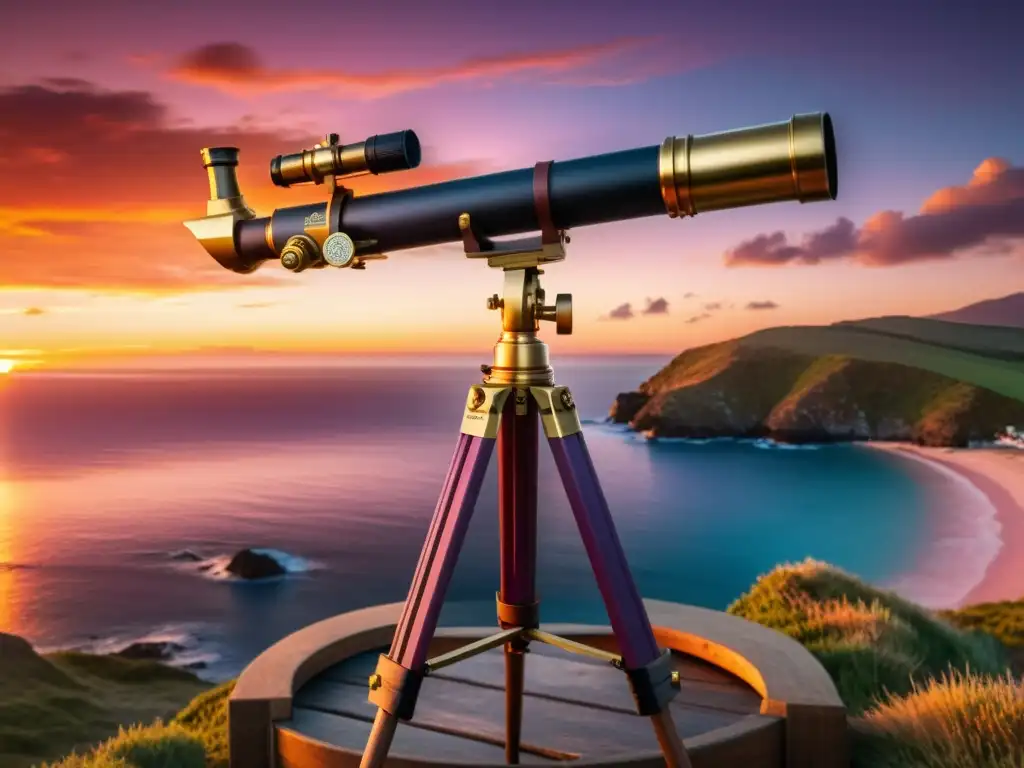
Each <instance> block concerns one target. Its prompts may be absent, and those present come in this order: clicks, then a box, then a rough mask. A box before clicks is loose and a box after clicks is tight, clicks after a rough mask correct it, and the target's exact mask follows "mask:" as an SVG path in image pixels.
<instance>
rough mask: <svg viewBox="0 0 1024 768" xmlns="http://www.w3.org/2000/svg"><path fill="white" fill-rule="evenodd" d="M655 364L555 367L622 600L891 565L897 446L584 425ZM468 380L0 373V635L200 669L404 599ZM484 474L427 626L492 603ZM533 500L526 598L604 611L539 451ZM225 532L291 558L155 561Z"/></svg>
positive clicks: (699, 593) (916, 507) (904, 531)
mask: <svg viewBox="0 0 1024 768" xmlns="http://www.w3.org/2000/svg"><path fill="white" fill-rule="evenodd" d="M664 362H665V360H664V359H636V358H629V359H596V360H595V359H589V360H588V359H575V360H572V359H570V360H563V361H561V364H560V367H559V377H558V378H559V382H560V383H564V384H568V385H569V386H571V387H572V388H573V391H574V394H575V396H576V400H577V402H578V403H579V406H580V410H581V415H582V416H583V417H584V418H585V419H587V423H586V426H585V435H586V438H587V440H588V443H589V446H590V449H591V453H592V454H593V458H594V463H595V465H596V466H597V469H598V471H599V472H600V474H601V477H602V480H603V485H604V488H605V492H606V495H607V497H608V499H609V502H610V504H611V506H612V510H613V512H614V514H615V516H616V522H617V525H618V530H619V534H620V537H621V539H622V542H623V544H624V547H625V549H626V552H627V554H628V556H629V558H630V561H631V564H632V567H633V572H634V575H635V578H636V579H637V581H638V583H639V586H640V589H641V592H642V593H643V594H644V595H645V596H647V597H654V598H660V599H665V600H675V601H682V602H688V603H695V604H698V605H703V606H710V607H714V608H724V607H725V606H726V605H727V604H728V603H729V602H730V601H731V600H733V599H734V598H736V597H737V596H738V595H739V594H740V593H742V592H743V591H744V590H745V589H746V588H748V587H749V585H750V584H751V583H752V582H753V581H754V579H755V578H756V577H757V576H758V575H759V574H761V573H764V572H765V571H767V570H769V569H770V568H771V567H772V566H774V565H775V564H776V563H779V562H783V561H794V560H800V559H803V558H805V557H808V556H810V557H815V558H819V559H822V560H826V561H829V562H832V563H835V564H837V565H839V566H842V567H844V568H846V569H848V570H850V571H853V572H855V573H857V574H860V575H861V576H863V577H864V578H866V579H869V580H871V581H873V582H878V583H889V582H893V581H894V580H897V579H899V578H900V577H901V576H904V575H905V574H906V572H907V571H908V569H910V568H912V565H913V562H914V561H915V559H916V558H917V557H918V556H919V554H920V552H921V551H922V547H925V546H926V545H927V541H926V539H927V536H926V535H924V534H923V533H922V531H923V529H924V528H926V526H925V525H924V524H923V520H924V514H923V513H924V509H925V507H926V505H927V503H928V498H929V490H928V488H927V483H922V482H921V476H920V473H918V474H917V475H914V474H913V473H912V471H911V470H908V467H906V466H904V464H903V463H900V462H895V461H893V460H891V459H890V458H889V457H887V456H882V455H875V454H874V453H873V452H869V451H865V450H861V449H856V448H850V447H827V448H821V449H819V450H762V449H759V448H757V447H756V446H754V445H751V444H743V443H729V442H724V443H723V442H717V443H709V444H706V445H691V444H681V443H647V442H645V441H644V440H642V439H638V438H637V437H636V436H634V435H631V434H628V433H625V432H624V431H622V430H621V429H617V428H614V427H610V426H608V425H605V424H602V423H601V422H602V420H603V419H604V418H605V416H606V415H607V412H608V407H609V405H610V403H611V402H612V400H613V399H614V397H615V395H616V394H617V393H618V392H620V391H625V390H630V389H634V388H635V387H636V385H637V384H638V383H640V382H641V381H642V380H644V379H645V378H647V377H648V376H650V375H651V374H652V373H654V372H655V371H656V370H657V369H658V368H659V367H660V366H661V365H662V364H664ZM478 380H479V374H478V373H477V372H476V370H475V366H474V365H472V364H469V363H467V364H465V365H455V364H452V365H449V366H447V367H436V366H435V367H431V366H428V365H426V364H415V363H413V362H410V361H394V362H391V363H388V364H374V365H354V366H347V367H334V368H329V369H328V368H325V369H318V370H308V369H294V368H278V369H262V370H261V369H248V370H245V369H240V370H233V371H212V370H209V371H198V372H197V371H193V372H160V373H107V374H75V375H71V374H62V375H58V374H22V375H15V376H11V377H8V378H7V379H6V380H4V381H3V382H2V383H0V451H2V453H0V458H2V465H0V466H2V468H0V630H3V631H6V632H13V633H17V634H20V635H23V636H25V637H26V638H28V639H30V640H31V641H32V642H33V643H35V644H36V645H37V646H40V647H44V648H52V647H67V646H80V647H87V648H94V649H95V648H102V647H110V646H111V644H112V643H115V642H126V641H128V640H133V639H139V638H142V637H145V636H163V637H172V638H178V639H179V640H181V641H182V642H183V643H184V644H185V645H186V646H188V648H189V653H187V654H184V655H183V658H184V657H185V656H189V654H191V655H190V656H189V658H190V659H191V660H195V659H204V660H206V661H207V662H208V664H209V667H208V670H207V674H208V675H209V676H211V677H214V678H218V677H224V676H227V675H231V674H234V673H237V671H238V670H239V669H240V668H241V667H242V666H244V664H245V663H246V662H247V661H249V660H250V659H251V658H252V657H253V656H254V655H255V654H257V653H259V652H260V651H261V650H262V649H264V648H266V647H267V646H268V645H270V644H271V643H273V642H274V641H276V640H278V639H280V638H281V637H283V636H285V635H286V634H288V633H290V632H292V631H294V630H296V629H298V628H300V627H302V626H304V625H306V624H308V623H310V622H313V621H316V620H318V619H322V618H325V617H327V616H331V615H333V614H336V613H339V612H342V611H346V610H350V609H354V608H358V607H361V606H366V605H370V604H373V603H380V602H390V601H397V600H401V599H403V598H404V597H405V593H406V588H407V586H408V582H409V579H410V577H411V576H412V572H413V567H414V565H415V561H416V557H417V555H418V552H419V547H420V544H421V542H422V539H423V536H424V535H425V533H426V530H427V525H428V521H429V519H430V515H431V513H432V511H433V507H434V503H435V500H436V496H437V493H438V492H439V490H440V488H441V482H442V479H443V478H444V475H445V472H446V470H447V467H448V462H449V459H450V456H451V452H452V449H453V448H454V447H455V443H456V439H457V434H458V428H459V424H460V420H461V412H462V407H463V403H464V401H465V396H466V392H467V390H468V387H469V386H470V385H472V384H474V383H477V381H478ZM542 448H543V446H542ZM908 472H909V473H908ZM495 487H496V472H495V471H494V468H493V466H492V469H491V472H490V475H489V477H488V480H487V482H486V484H485V486H484V493H483V496H482V498H481V501H480V503H479V504H478V505H477V509H476V513H475V515H474V519H473V525H472V528H471V531H470V535H469V540H468V542H467V545H466V547H465V550H464V552H463V555H462V557H461V559H460V562H459V566H458V569H457V572H456V575H455V578H454V583H453V585H452V588H451V590H450V593H449V601H450V605H449V606H448V609H447V614H446V621H447V622H452V621H457V622H464V621H465V622H473V623H486V624H491V623H493V621H494V607H493V606H494V602H493V600H494V590H495V589H496V586H497V556H498V552H497V526H496V518H497V504H496V501H495V495H494V494H495ZM540 494H541V500H542V501H541V521H540V528H541V545H540V554H539V566H538V580H539V585H540V589H541V592H542V616H543V617H544V619H545V620H547V621H552V620H557V621H596V622H604V621H605V618H604V613H603V609H602V607H601V603H600V599H599V596H598V593H597V590H596V587H594V586H593V582H592V580H591V578H590V575H589V566H588V563H587V561H586V558H585V555H584V553H583V549H582V546H581V544H580V542H579V540H578V538H577V535H576V531H575V528H574V524H573V520H572V516H571V514H570V511H569V508H568V504H567V502H566V500H565V497H564V492H563V491H562V489H561V487H560V485H559V483H558V477H557V474H556V472H555V471H554V466H553V462H552V461H551V459H550V456H549V455H547V453H546V449H545V452H544V455H543V462H542V467H541V477H540ZM242 547H263V548H270V549H274V550H279V551H280V552H282V553H286V555H287V558H286V562H287V563H288V564H289V567H291V568H292V569H293V570H294V571H295V572H294V573H292V574H290V575H289V576H287V577H285V578H282V579H279V580H276V581H273V582H270V583H260V584H254V583H238V582H234V581H230V580H224V579H217V578H214V577H211V576H209V575H206V574H203V573H201V572H200V571H199V570H198V568H197V566H196V564H194V563H182V562H178V561H176V560H174V559H172V557H171V554H172V553H174V552H176V551H179V550H182V549H189V550H192V551H194V552H196V553H197V554H199V555H200V556H202V557H203V558H217V557H224V556H227V555H230V554H231V553H232V552H234V551H236V550H238V549H240V548H242ZM282 557H284V555H282Z"/></svg>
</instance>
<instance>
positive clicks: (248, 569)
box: [225, 549, 285, 579]
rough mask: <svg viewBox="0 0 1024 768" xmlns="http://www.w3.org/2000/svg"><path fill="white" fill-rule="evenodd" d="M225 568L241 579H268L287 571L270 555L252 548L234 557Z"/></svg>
mask: <svg viewBox="0 0 1024 768" xmlns="http://www.w3.org/2000/svg"><path fill="white" fill-rule="evenodd" d="M225 570H227V572H228V573H231V574H234V575H235V576H237V577H238V578H240V579H266V578H270V577H271V576H281V575H283V574H284V573H285V570H284V568H283V567H281V564H280V563H279V562H277V560H275V559H274V558H272V557H271V556H270V555H264V554H263V553H261V552H254V551H253V550H251V549H243V550H242V551H241V552H239V553H238V554H236V555H235V556H234V557H232V558H231V562H230V563H228V567H227V568H226V569H225Z"/></svg>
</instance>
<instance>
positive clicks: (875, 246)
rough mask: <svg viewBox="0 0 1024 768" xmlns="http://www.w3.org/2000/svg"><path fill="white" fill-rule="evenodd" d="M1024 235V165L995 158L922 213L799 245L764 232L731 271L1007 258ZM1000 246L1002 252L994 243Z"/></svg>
mask: <svg viewBox="0 0 1024 768" xmlns="http://www.w3.org/2000/svg"><path fill="white" fill-rule="evenodd" d="M1021 237H1024V167H1014V166H1012V165H1010V163H1009V162H1007V161H1006V160H1002V159H1000V158H995V157H990V158H988V159H987V160H985V161H983V162H982V163H981V164H980V165H979V166H978V167H977V168H976V169H975V171H974V174H973V176H972V177H971V179H970V181H969V182H968V183H967V184H965V185H963V186H956V187H946V188H944V189H940V190H938V191H937V192H935V193H934V194H933V195H932V196H931V197H929V198H928V199H927V200H926V201H925V202H924V204H923V205H922V206H921V210H920V211H919V212H918V213H917V214H914V215H910V216H907V215H905V214H903V213H902V212H900V211H880V212H879V213H876V214H874V215H873V216H871V217H870V218H869V219H868V220H867V221H865V222H864V224H863V225H862V226H860V227H857V226H856V225H855V224H854V223H853V222H852V221H851V220H850V219H848V218H845V217H844V218H839V219H837V220H836V221H835V223H834V224H832V225H830V226H828V227H826V228H824V229H822V230H819V231H818V232H812V233H810V234H808V235H807V236H805V237H804V239H803V241H802V242H800V243H799V244H796V243H791V242H790V241H789V239H788V238H787V237H786V235H785V234H784V233H783V232H772V233H766V234H760V235H758V236H757V237H754V238H752V239H750V240H747V241H745V242H742V243H740V244H739V245H737V246H736V247H735V248H733V249H731V250H729V251H727V252H726V254H725V263H726V264H727V265H728V266H731V267H742V266H779V265H783V264H821V263H823V262H828V261H835V260H839V259H848V260H851V261H854V262H856V263H859V264H864V265H867V266H874V267H888V266H897V265H900V264H907V263H911V262H918V261H927V260H933V259H949V258H952V257H954V256H956V255H957V254H960V253H962V252H965V251H969V250H971V249H979V247H981V246H989V247H988V249H987V251H986V253H987V254H991V253H993V252H994V253H1006V252H1010V251H1011V250H1012V249H1011V248H1009V247H1008V245H1007V242H1006V241H1007V240H1011V239H1016V238H1021ZM993 245H994V246H995V247H994V248H993V247H991V246H993Z"/></svg>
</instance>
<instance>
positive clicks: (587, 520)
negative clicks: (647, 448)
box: [548, 432, 659, 669]
mask: <svg viewBox="0 0 1024 768" xmlns="http://www.w3.org/2000/svg"><path fill="white" fill-rule="evenodd" d="M548 442H549V443H550V445H551V451H552V453H553V454H554V456H555V464H556V465H557V466H558V473H559V474H560V475H561V476H562V484H563V485H564V486H565V492H566V493H567V494H568V495H569V504H570V506H571V507H572V514H573V516H574V517H575V518H576V526H577V527H578V528H579V530H580V538H581V539H583V547H584V549H586V551H587V557H588V558H589V559H590V564H591V567H592V568H593V570H594V578H595V579H596V580H597V587H598V589H599V590H600V591H601V597H602V598H603V599H604V604H605V608H606V609H607V611H608V619H609V620H610V621H611V624H612V630H613V631H614V632H615V637H616V639H617V640H618V641H619V651H620V653H621V654H622V660H623V662H624V663H625V665H626V668H627V669H638V668H640V667H643V666H644V665H646V664H649V663H650V662H651V661H653V660H654V659H655V658H657V656H658V655H659V651H658V644H657V643H656V642H655V640H654V633H653V632H652V631H651V623H650V621H649V620H648V618H647V611H646V610H644V604H643V601H642V600H641V599H640V593H639V592H638V591H637V588H636V584H635V583H634V582H633V576H632V574H631V573H630V572H629V564H628V563H627V562H626V553H625V552H624V551H623V550H622V544H620V543H619V537H618V535H617V534H616V532H615V522H614V521H613V520H612V513H611V511H610V510H609V509H608V502H607V501H605V498H604V492H603V491H602V490H601V484H600V482H599V481H598V478H597V472H596V471H595V470H594V463H593V462H592V461H591V459H590V453H589V452H588V451H587V445H586V443H584V442H583V434H582V433H580V432H577V433H576V434H575V435H569V436H568V437H561V438H558V437H553V438H550V439H549V440H548Z"/></svg>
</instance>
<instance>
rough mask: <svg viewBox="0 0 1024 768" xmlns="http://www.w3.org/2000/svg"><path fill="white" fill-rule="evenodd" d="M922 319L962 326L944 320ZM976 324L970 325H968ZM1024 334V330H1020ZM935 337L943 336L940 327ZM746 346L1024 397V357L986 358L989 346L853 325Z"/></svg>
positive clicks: (799, 330)
mask: <svg viewBox="0 0 1024 768" xmlns="http://www.w3.org/2000/svg"><path fill="white" fill-rule="evenodd" d="M920 322H921V323H935V324H938V325H956V324H955V323H942V322H940V321H938V320H921V321H920ZM968 327H970V326H968ZM1010 330H1012V331H1015V332H1016V333H1019V334H1020V335H1021V336H1022V337H1024V331H1016V330H1015V329H1010ZM932 335H933V336H938V335H940V334H939V333H938V330H936V332H935V333H934V334H932ZM739 344H740V346H741V347H744V348H751V349H765V348H771V349H778V350H784V351H787V352H790V353H794V354H800V355H807V356H810V357H824V356H829V355H841V356H845V357H852V358H856V359H858V360H866V361H873V362H877V363H894V364H898V365H903V366H907V367H910V368H920V369H922V370H925V371H931V372H932V373H936V374H939V375H940V376H945V377H947V378H950V379H954V380H956V381H962V382H966V383H968V384H973V385H974V386H977V387H983V388H985V389H989V390H991V391H993V392H996V393H999V394H1001V395H1004V396H1006V397H1010V398H1014V399H1016V400H1024V361H1008V360H1000V359H997V358H995V357H989V356H986V354H985V353H986V350H985V349H984V348H982V349H978V350H977V351H973V352H971V351H963V350H960V349H954V348H952V347H948V346H942V345H939V344H936V343H934V341H933V342H932V343H927V342H925V341H921V340H918V339H915V338H900V337H897V336H891V335H888V334H883V333H877V332H873V331H871V330H868V329H861V328H858V327H857V324H854V323H849V324H843V325H835V326H807V327H783V328H769V329H767V330H764V331H758V332H757V333H752V334H750V335H749V336H745V337H744V338H742V339H740V340H739Z"/></svg>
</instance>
